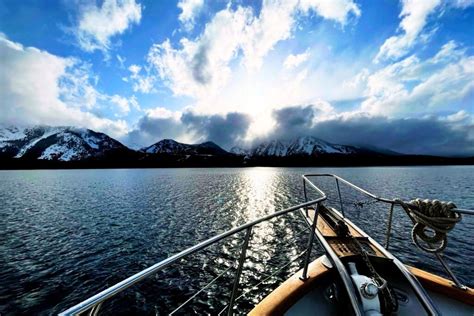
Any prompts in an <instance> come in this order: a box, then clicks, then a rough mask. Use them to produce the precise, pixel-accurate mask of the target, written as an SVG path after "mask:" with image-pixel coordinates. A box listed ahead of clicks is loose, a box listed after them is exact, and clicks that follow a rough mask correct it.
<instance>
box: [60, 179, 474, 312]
mask: <svg viewBox="0 0 474 316" xmlns="http://www.w3.org/2000/svg"><path fill="white" fill-rule="evenodd" d="M309 177H332V178H334V179H335V181H336V188H337V192H338V196H339V202H340V207H341V212H342V215H343V216H344V205H343V200H342V196H341V190H340V183H343V184H345V185H348V186H349V187H351V188H353V189H355V190H357V191H359V192H361V193H363V194H364V195H366V196H368V197H370V198H372V199H374V200H376V201H379V202H384V203H388V204H390V213H389V221H388V223H387V237H386V243H385V247H386V248H387V249H388V247H389V242H390V234H391V224H392V217H393V209H394V206H395V205H396V204H397V202H396V201H394V200H390V199H386V198H381V197H378V196H376V195H374V194H372V193H370V192H367V191H366V190H364V189H362V188H359V187H358V186H356V185H354V184H352V183H350V182H349V181H347V180H344V179H342V178H340V177H338V176H336V175H332V174H310V175H304V176H303V190H304V197H305V203H302V204H299V205H296V206H293V207H290V208H287V209H284V210H281V211H278V212H275V213H272V214H269V215H267V216H264V217H262V218H259V219H257V220H255V221H253V222H250V223H246V224H244V225H242V226H239V227H236V228H234V229H231V230H229V231H227V232H224V233H222V234H219V235H217V236H215V237H212V238H210V239H208V240H205V241H203V242H201V243H199V244H197V245H195V246H193V247H190V248H188V249H185V250H183V251H181V252H180V253H177V254H175V255H173V256H171V257H169V258H167V259H165V260H163V261H160V262H158V263H156V264H154V265H152V266H150V267H148V268H147V269H145V270H142V271H140V272H138V273H136V274H134V275H132V276H131V277H129V278H127V279H125V280H123V281H121V282H119V283H117V284H115V285H113V286H111V287H109V288H107V289H105V290H103V291H102V292H100V293H98V294H96V295H94V296H92V297H90V298H88V299H86V300H85V301H83V302H81V303H79V304H77V305H75V306H73V307H71V308H69V309H67V310H66V311H64V312H62V313H60V315H79V314H81V313H84V312H88V313H89V315H96V314H97V313H98V312H99V309H100V307H101V305H102V303H103V302H104V301H106V300H108V299H110V298H112V297H113V296H115V295H117V294H118V293H120V292H122V291H124V290H126V289H128V288H129V287H131V286H133V285H134V284H137V283H138V282H140V281H142V280H144V279H145V278H147V277H150V276H152V275H154V274H155V273H157V272H159V271H162V270H163V269H165V268H166V267H169V266H170V265H171V264H173V263H176V262H177V261H178V260H180V259H183V258H185V257H187V256H190V255H192V254H194V253H197V252H199V251H201V250H203V249H205V248H207V247H209V246H211V245H214V244H216V243H218V242H220V241H222V240H224V239H226V238H228V237H230V236H234V235H236V234H238V233H241V232H244V231H245V238H244V242H243V243H242V245H241V250H240V256H239V260H238V266H237V269H236V273H235V276H234V282H233V286H232V292H231V293H230V295H229V304H228V305H227V306H226V307H225V308H224V309H223V310H222V311H221V313H224V312H227V315H232V314H233V307H234V303H235V301H236V300H237V299H238V298H239V297H242V296H243V295H245V294H246V293H243V294H242V295H240V296H237V294H238V290H239V284H240V277H241V274H242V269H243V266H244V262H245V260H246V252H247V250H248V247H249V241H250V239H251V235H252V229H253V228H254V227H255V226H256V225H258V224H260V223H262V222H265V221H269V220H271V219H273V218H276V217H279V216H282V215H286V214H289V213H292V212H295V211H297V210H302V209H307V208H308V207H314V209H315V212H314V218H313V221H312V226H311V229H310V230H309V231H310V232H309V237H308V244H307V247H306V250H305V251H304V252H303V253H301V254H300V255H298V256H297V257H296V258H295V259H293V260H292V261H291V262H293V261H294V260H296V259H298V258H300V257H301V256H302V255H303V254H304V255H305V257H304V262H303V273H302V276H301V279H302V280H306V279H307V272H308V265H309V263H310V258H311V249H312V248H313V243H314V238H315V237H316V238H318V240H319V241H320V243H321V245H322V246H323V248H325V250H326V253H327V254H328V255H329V259H332V258H331V257H332V255H334V254H332V253H331V252H330V251H328V247H324V246H325V244H324V242H325V241H324V238H323V237H322V236H320V234H318V232H317V231H316V230H315V227H316V219H317V212H318V208H319V205H320V204H321V203H322V202H324V201H326V200H327V196H326V194H325V193H324V192H323V191H321V190H320V189H319V188H318V187H317V186H316V185H315V184H314V183H313V182H311V181H310V180H309ZM307 185H309V186H310V187H311V188H313V189H314V190H315V191H316V192H317V193H318V195H319V197H318V198H317V199H314V200H309V201H308V194H307V189H306V186H307ZM456 211H458V212H460V213H464V214H469V215H474V211H471V210H463V209H457V210H456ZM326 246H327V245H326ZM387 253H388V251H387ZM388 254H389V253H388ZM438 259H439V260H440V261H441V263H442V264H443V267H444V268H445V269H446V270H447V272H448V274H449V275H450V276H451V277H452V279H453V281H454V282H455V284H456V285H457V286H459V287H461V288H462V287H463V285H462V284H461V283H459V281H458V280H457V279H456V277H455V276H454V274H453V273H452V272H451V270H450V269H449V268H448V266H447V264H446V263H445V262H444V261H443V259H442V258H441V257H440V256H438ZM332 261H333V263H337V260H332ZM291 262H290V263H291ZM400 264H401V263H400ZM229 269H230V268H229ZM229 269H227V270H226V271H224V273H222V274H220V275H218V276H217V277H216V278H214V279H213V280H211V281H210V282H209V283H207V284H206V285H205V286H204V287H202V288H201V289H200V290H199V291H197V292H196V293H195V294H194V295H192V296H191V297H190V298H189V299H188V300H186V301H185V302H184V303H183V304H181V305H180V306H179V307H178V308H176V309H175V310H174V311H173V312H172V313H175V312H177V311H178V310H179V309H180V308H182V307H184V306H185V305H186V304H188V303H189V302H190V301H191V300H192V299H194V298H195V297H196V296H197V295H198V294H199V293H201V292H202V291H204V290H205V289H206V288H208V287H209V286H210V285H211V284H213V283H214V282H215V281H216V280H217V279H218V278H219V277H221V276H223V275H224V274H225V273H226V272H228V271H229ZM338 270H339V271H342V270H344V269H338ZM340 274H341V275H340V276H341V279H342V281H343V282H344V283H346V282H345V281H347V283H349V280H348V279H347V278H348V276H347V275H344V273H341V272H340ZM264 281H265V280H264ZM262 282H263V281H262ZM260 283H261V282H260ZM260 283H259V284H260ZM346 288H347V290H348V293H347V294H348V296H349V300H350V302H351V304H352V307H353V309H354V312H355V314H356V315H362V314H363V312H361V310H360V306H359V305H358V303H357V297H356V294H355V292H354V291H352V290H351V289H352V286H350V287H347V286H346Z"/></svg>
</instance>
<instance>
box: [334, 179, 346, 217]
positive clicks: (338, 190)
mask: <svg viewBox="0 0 474 316" xmlns="http://www.w3.org/2000/svg"><path fill="white" fill-rule="evenodd" d="M336 186H337V194H339V203H340V204H341V213H342V216H343V217H346V215H345V214H344V206H343V205H342V197H341V189H340V188H339V179H337V178H336Z"/></svg>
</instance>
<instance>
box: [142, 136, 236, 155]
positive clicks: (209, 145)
mask: <svg viewBox="0 0 474 316" xmlns="http://www.w3.org/2000/svg"><path fill="white" fill-rule="evenodd" d="M140 151H142V152H145V153H147V154H168V155H229V153H228V152H227V151H225V150H224V149H222V148H221V147H219V146H218V145H216V144H215V143H213V142H205V143H202V144H196V145H190V144H183V143H179V142H177V141H174V140H172V139H163V140H161V141H159V142H157V143H155V144H153V145H151V146H148V147H145V148H142V149H141V150H140Z"/></svg>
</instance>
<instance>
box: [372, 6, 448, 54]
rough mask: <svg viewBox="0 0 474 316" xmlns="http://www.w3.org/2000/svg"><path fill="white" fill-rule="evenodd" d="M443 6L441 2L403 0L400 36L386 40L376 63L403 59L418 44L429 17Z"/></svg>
mask: <svg viewBox="0 0 474 316" xmlns="http://www.w3.org/2000/svg"><path fill="white" fill-rule="evenodd" d="M440 4H441V0H423V1H417V0H403V1H402V11H401V13H400V18H402V20H401V22H400V26H399V29H400V30H401V32H400V34H399V35H395V36H392V37H390V38H388V39H387V40H385V42H384V43H383V45H382V46H381V47H380V50H379V53H378V54H377V56H376V59H375V60H376V61H381V60H384V59H397V58H400V57H403V56H404V55H405V54H407V53H408V52H409V50H410V49H411V48H412V47H413V46H414V45H415V44H416V42H417V40H418V38H419V35H420V33H421V32H422V31H423V28H424V27H425V25H426V21H427V19H428V16H429V15H430V14H431V13H433V11H434V10H435V9H436V8H437V7H438V6H439V5H440Z"/></svg>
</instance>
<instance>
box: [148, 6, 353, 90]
mask: <svg viewBox="0 0 474 316" xmlns="http://www.w3.org/2000/svg"><path fill="white" fill-rule="evenodd" d="M336 9H337V10H336ZM336 11H337V14H336ZM311 12H314V13H316V14H319V15H321V16H322V17H325V18H327V19H332V20H334V21H336V22H338V23H341V24H344V23H346V21H347V19H348V17H349V16H350V15H351V14H353V15H356V16H358V15H360V9H359V8H358V6H357V5H356V4H355V3H353V1H351V0H338V1H329V2H328V1H323V0H319V1H304V2H300V1H298V0H285V1H282V0H268V1H264V2H263V4H262V9H261V11H260V14H259V15H258V16H256V15H255V14H254V11H253V10H252V8H250V7H242V6H238V7H237V8H236V9H232V8H231V7H230V6H228V7H227V8H225V9H224V10H221V11H219V12H217V13H216V14H215V16H214V17H213V18H212V20H211V21H210V22H209V23H207V24H206V26H205V29H204V31H203V32H202V34H201V35H200V36H198V37H197V38H196V39H194V40H191V39H188V38H182V39H181V40H180V44H179V47H173V45H172V44H171V42H170V41H169V40H165V41H164V42H162V43H161V44H155V45H153V47H152V48H151V49H150V51H149V54H148V62H149V63H150V64H151V65H153V67H154V69H155V70H157V72H158V74H159V76H160V78H161V79H162V81H163V82H164V83H165V85H166V86H168V87H169V88H170V89H171V90H172V91H173V93H174V94H175V95H178V96H180V95H186V96H191V97H194V98H196V99H200V98H202V97H203V96H205V97H208V96H209V95H213V94H215V93H216V92H217V91H219V90H220V89H221V88H222V87H223V86H225V85H226V84H227V82H228V80H229V78H230V74H231V72H232V71H231V67H230V63H231V62H233V61H234V60H237V59H238V58H239V57H241V60H240V61H241V64H243V65H245V67H246V69H247V70H249V71H251V72H252V71H255V70H258V69H260V68H261V67H262V64H263V58H264V57H265V56H266V55H267V54H268V53H269V52H270V51H271V50H272V49H273V48H274V46H275V45H276V44H277V43H278V42H280V41H283V40H286V39H288V38H290V37H291V34H292V31H293V29H294V26H295V23H296V19H297V16H298V15H300V14H303V15H307V14H309V13H311Z"/></svg>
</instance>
